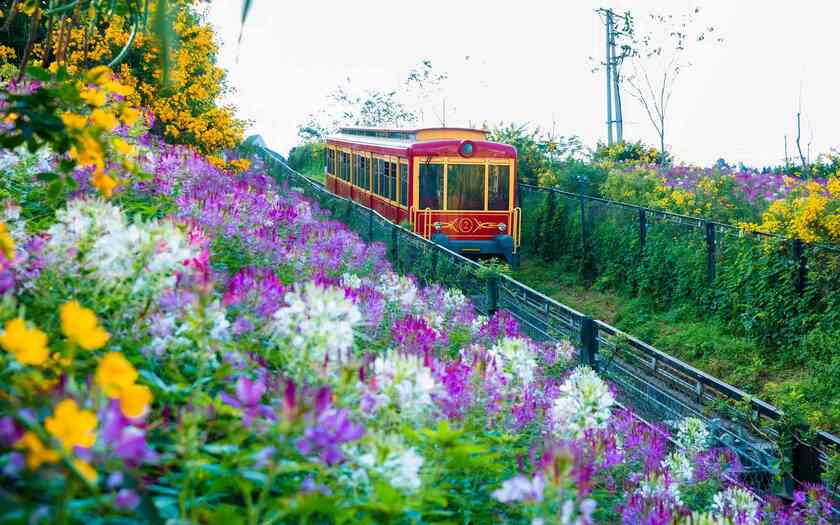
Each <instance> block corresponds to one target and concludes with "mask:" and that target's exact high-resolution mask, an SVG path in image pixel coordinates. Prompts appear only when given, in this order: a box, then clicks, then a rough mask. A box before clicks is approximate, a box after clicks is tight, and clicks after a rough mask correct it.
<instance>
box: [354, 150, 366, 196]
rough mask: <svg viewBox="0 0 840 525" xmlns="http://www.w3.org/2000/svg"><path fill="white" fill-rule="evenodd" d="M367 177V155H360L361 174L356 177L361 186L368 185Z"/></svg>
mask: <svg viewBox="0 0 840 525" xmlns="http://www.w3.org/2000/svg"><path fill="white" fill-rule="evenodd" d="M367 178H368V170H367V157H365V156H364V155H359V176H358V177H357V178H356V179H357V181H358V186H359V187H360V188H364V187H365V186H366V185H367Z"/></svg>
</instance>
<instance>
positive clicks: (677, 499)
mask: <svg viewBox="0 0 840 525" xmlns="http://www.w3.org/2000/svg"><path fill="white" fill-rule="evenodd" d="M636 492H638V493H639V494H641V495H642V497H644V498H654V497H657V496H658V497H660V498H663V497H665V498H667V499H668V500H669V503H670V504H671V505H673V506H674V507H679V506H681V505H682V499H681V494H680V487H679V485H678V484H677V483H676V482H675V481H674V480H671V479H668V478H666V477H665V476H662V475H659V474H651V475H650V476H648V477H647V478H645V479H643V480H642V482H641V483H640V484H639V488H638V489H637V490H636Z"/></svg>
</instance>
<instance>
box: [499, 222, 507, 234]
mask: <svg viewBox="0 0 840 525" xmlns="http://www.w3.org/2000/svg"><path fill="white" fill-rule="evenodd" d="M505 230H507V224H505V223H503V222H500V223H499V231H500V232H504V231H505Z"/></svg>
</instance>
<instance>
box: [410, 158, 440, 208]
mask: <svg viewBox="0 0 840 525" xmlns="http://www.w3.org/2000/svg"><path fill="white" fill-rule="evenodd" d="M429 165H433V166H440V167H441V172H440V177H441V181H440V184H439V186H438V187H439V190H440V192H441V194H440V199H439V201H440V205H441V207H440V208H428V207H426V208H424V207H422V205H421V202H420V201H421V198H422V195H421V190H420V178H421V177H420V169H421V168H422V167H423V166H429ZM412 200H413V201H414V202H413V203H412V205H413V206H414V207H415V208H416V209H417V210H425V209H427V208H428V209H430V210H431V211H444V210H445V209H446V163H445V162H444V161H443V159H439V158H432V159H423V158H420V157H416V158H415V161H414V198H413V199H412Z"/></svg>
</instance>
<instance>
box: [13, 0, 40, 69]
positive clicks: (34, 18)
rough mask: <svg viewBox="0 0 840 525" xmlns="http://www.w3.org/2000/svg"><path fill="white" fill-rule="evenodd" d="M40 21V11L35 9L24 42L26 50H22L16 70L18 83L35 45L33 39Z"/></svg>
mask: <svg viewBox="0 0 840 525" xmlns="http://www.w3.org/2000/svg"><path fill="white" fill-rule="evenodd" d="M40 20H41V10H40V9H36V10H35V12H34V13H32V20H31V22H30V24H29V38H28V39H27V41H26V48H25V49H24V50H23V57H21V59H20V69H19V70H18V75H17V81H18V82H20V81H21V79H22V78H23V74H24V73H25V72H26V63H27V62H29V56H30V55H31V54H32V47H33V46H34V45H35V37H36V36H37V33H38V22H39V21H40Z"/></svg>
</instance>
